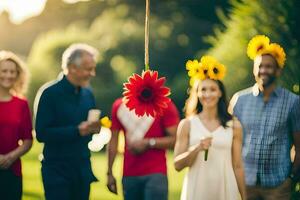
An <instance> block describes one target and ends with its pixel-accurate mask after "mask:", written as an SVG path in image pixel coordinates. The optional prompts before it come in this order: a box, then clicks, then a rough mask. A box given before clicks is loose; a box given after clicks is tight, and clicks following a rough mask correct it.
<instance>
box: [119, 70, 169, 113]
mask: <svg viewBox="0 0 300 200" xmlns="http://www.w3.org/2000/svg"><path fill="white" fill-rule="evenodd" d="M157 78H158V72H157V71H150V70H147V71H143V73H142V76H140V75H138V74H133V75H132V76H130V77H129V78H128V82H127V83H124V92H123V96H124V98H123V100H124V102H125V105H126V106H127V107H128V108H129V110H134V111H135V113H136V115H137V116H143V115H144V114H146V115H147V116H149V115H150V116H152V117H155V115H156V114H158V115H161V114H162V113H163V111H164V109H165V108H167V107H168V105H167V104H168V103H169V102H170V101H171V100H170V98H168V97H167V96H169V95H170V89H169V88H167V87H165V86H164V83H165V81H166V79H165V77H162V78H159V79H157Z"/></svg>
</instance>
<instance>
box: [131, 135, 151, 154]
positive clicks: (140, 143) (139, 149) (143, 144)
mask: <svg viewBox="0 0 300 200" xmlns="http://www.w3.org/2000/svg"><path fill="white" fill-rule="evenodd" d="M148 148H149V141H148V139H147V138H143V139H141V140H136V141H133V142H129V143H128V149H129V150H130V151H131V152H132V153H133V154H141V153H144V152H145V151H146V150H147V149H148Z"/></svg>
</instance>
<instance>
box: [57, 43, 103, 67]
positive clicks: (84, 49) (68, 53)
mask: <svg viewBox="0 0 300 200" xmlns="http://www.w3.org/2000/svg"><path fill="white" fill-rule="evenodd" d="M83 53H88V54H90V55H91V56H92V57H93V58H94V60H96V58H97V56H98V50H97V49H95V48H94V47H92V46H90V45H88V44H84V43H75V44H72V45H71V46H69V47H68V48H67V49H66V50H65V51H64V53H63V55H62V65H61V67H62V69H63V71H64V72H66V71H67V70H68V66H69V65H70V64H75V65H76V66H77V67H79V66H80V65H81V57H82V54H83Z"/></svg>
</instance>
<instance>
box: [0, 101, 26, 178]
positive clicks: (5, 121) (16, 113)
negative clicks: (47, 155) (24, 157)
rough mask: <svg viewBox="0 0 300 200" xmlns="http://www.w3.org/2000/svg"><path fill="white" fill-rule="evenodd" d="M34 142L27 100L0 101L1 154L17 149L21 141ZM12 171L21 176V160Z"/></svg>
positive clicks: (18, 160) (15, 163)
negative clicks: (28, 140)
mask: <svg viewBox="0 0 300 200" xmlns="http://www.w3.org/2000/svg"><path fill="white" fill-rule="evenodd" d="M25 139H31V140H32V122H31V114H30V110H29V106H28V103H27V101H26V100H24V99H20V98H18V97H14V96H13V97H12V99H11V100H10V101H7V102H3V101H0V154H7V153H9V152H10V151H12V150H14V149H16V148H17V147H18V146H19V145H18V141H19V140H25ZM10 169H11V170H12V171H13V172H14V174H15V175H16V176H21V175H22V173H21V160H20V159H17V160H16V161H15V162H14V163H13V164H12V166H11V167H10Z"/></svg>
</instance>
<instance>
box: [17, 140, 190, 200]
mask: <svg viewBox="0 0 300 200" xmlns="http://www.w3.org/2000/svg"><path fill="white" fill-rule="evenodd" d="M41 151H42V145H41V144H39V143H37V142H35V143H34V145H33V147H32V149H31V150H30V152H29V153H27V154H26V155H25V156H24V157H23V158H22V165H23V200H43V199H45V198H44V193H43V192H44V191H43V185H42V177H41V163H40V161H39V159H38V157H39V155H40V153H41ZM91 159H92V167H93V171H94V173H95V175H96V177H97V178H98V179H99V180H100V181H99V182H97V183H93V184H92V187H91V195H90V199H91V200H111V199H112V200H121V199H123V198H122V187H121V175H122V155H119V156H117V158H116V161H115V164H114V174H115V176H116V179H117V182H118V191H119V194H118V195H114V194H112V193H110V192H109V191H108V189H107V188H106V171H107V167H106V166H107V157H106V155H105V154H104V153H93V154H92V158H91ZM172 160H173V154H172V153H168V178H169V199H170V200H177V199H180V192H181V187H182V182H183V176H184V173H185V172H180V173H178V172H176V171H175V169H174V167H173V163H172Z"/></svg>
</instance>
